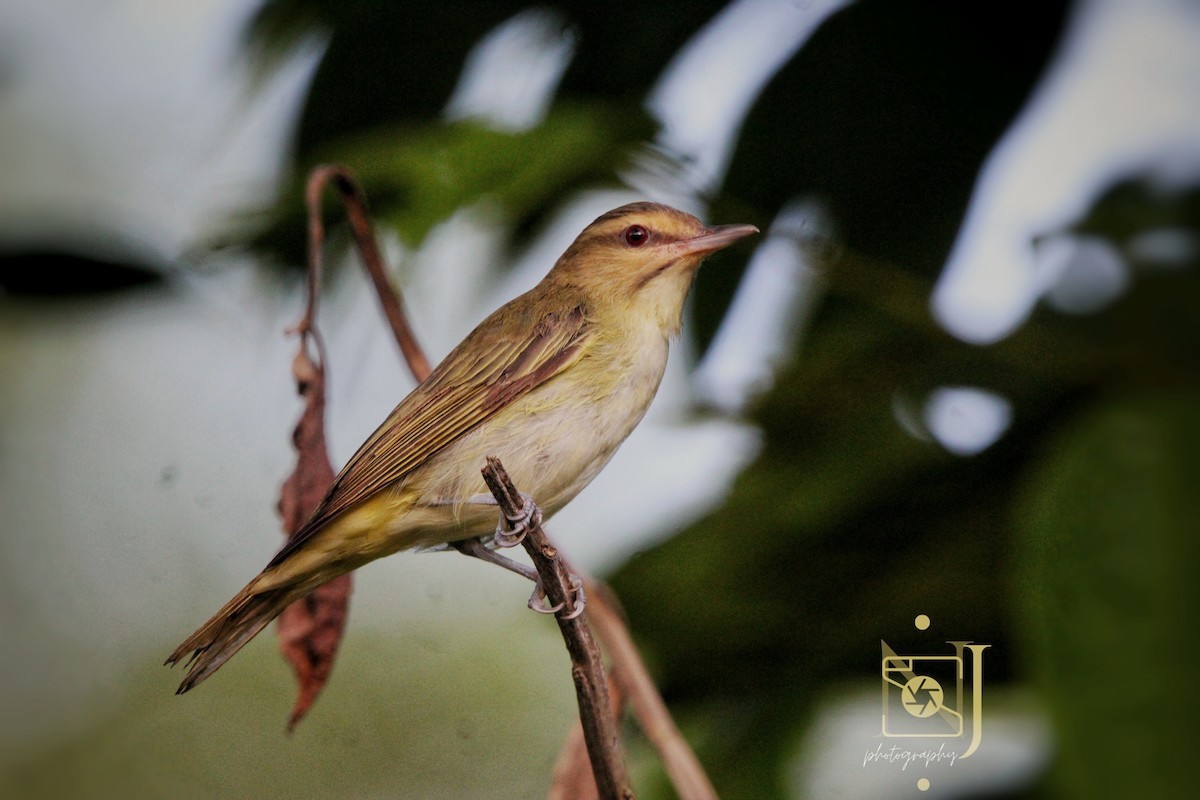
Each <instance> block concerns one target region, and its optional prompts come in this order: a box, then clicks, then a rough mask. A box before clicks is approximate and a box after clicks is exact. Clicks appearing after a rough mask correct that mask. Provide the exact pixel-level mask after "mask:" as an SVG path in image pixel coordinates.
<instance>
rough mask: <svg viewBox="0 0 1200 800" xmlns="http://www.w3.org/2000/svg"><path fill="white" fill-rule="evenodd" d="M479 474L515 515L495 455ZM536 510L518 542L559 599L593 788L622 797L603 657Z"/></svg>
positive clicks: (555, 601) (626, 791)
mask: <svg viewBox="0 0 1200 800" xmlns="http://www.w3.org/2000/svg"><path fill="white" fill-rule="evenodd" d="M483 479H484V481H485V482H486V483H487V485H488V488H489V489H490V490H491V491H492V494H493V495H495V497H496V502H497V503H498V504H499V505H500V509H501V510H502V511H503V512H504V514H505V515H506V516H509V517H515V516H517V515H518V514H519V513H520V511H521V508H522V506H523V505H524V501H523V500H522V498H521V494H520V492H518V491H517V489H516V487H515V486H513V484H512V481H511V480H510V479H509V477H508V473H507V472H505V471H504V465H503V464H501V463H500V459H498V458H495V457H493V456H489V457H488V459H487V466H486V467H484V468H483ZM539 516H540V515H534V517H533V520H532V521H531V522H530V524H529V525H528V532H527V534H526V536H525V538H524V540H523V541H522V544H523V545H524V547H525V551H526V552H527V553H529V558H530V560H532V561H533V566H534V568H535V569H537V571H538V575H539V577H540V578H541V587H542V590H543V591H544V592H545V595H546V602H547V603H549V604H550V605H551V606H559V605H561V608H562V610H561V611H560V612H559V613H557V614H555V619H557V620H558V628H559V631H561V633H562V636H563V641H564V642H565V643H566V646H567V653H568V655H570V657H571V677H572V679H574V681H575V695H576V698H577V699H578V701H579V721H580V724H581V725H582V727H583V737H584V741H585V742H586V744H587V753H588V758H589V759H590V760H591V763H592V775H593V776H594V778H595V780H596V791H597V794H598V796H599V797H600V798H601V800H627V799H628V798H632V797H633V789H632V787H631V786H630V784H629V778H628V776H627V775H626V773H625V762H624V759H623V758H622V756H621V741H620V737H619V736H618V735H617V723H616V720H615V718H614V717H613V714H612V709H611V707H610V702H611V701H610V698H609V694H608V680H607V678H606V677H605V675H604V662H603V661H602V660H601V658H600V650H599V649H598V648H597V647H596V643H595V641H594V640H593V639H592V634H591V630H590V629H589V628H588V625H587V623H586V622H585V621H584V619H583V617H582V616H574V617H572V614H571V612H572V611H574V610H575V602H576V598H575V591H574V590H573V589H572V586H571V574H570V572H569V571H568V570H567V567H566V565H565V564H564V563H563V560H562V558H561V557H560V556H559V553H558V549H557V548H556V547H555V546H554V545H553V544H551V543H550V540H549V539H548V538H546V534H545V531H543V530H542V527H541V524H540V523H538V522H537V519H538V517H539Z"/></svg>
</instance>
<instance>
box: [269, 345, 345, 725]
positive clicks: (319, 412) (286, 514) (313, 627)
mask: <svg viewBox="0 0 1200 800" xmlns="http://www.w3.org/2000/svg"><path fill="white" fill-rule="evenodd" d="M310 336H312V337H313V338H314V339H315V333H313V332H311V331H307V330H306V331H304V333H303V334H302V337H301V344H300V351H299V352H298V353H297V354H296V358H295V359H294V360H293V361H292V375H293V376H294V377H295V379H296V391H297V392H299V394H300V396H301V397H303V398H304V401H305V403H304V411H303V413H302V414H301V415H300V419H299V421H298V422H297V423H296V428H295V430H294V431H293V433H292V443H293V445H294V446H295V448H296V469H295V471H293V472H292V474H291V475H290V476H289V477H288V479H287V480H286V481H284V484H283V488H282V489H281V490H280V494H279V514H280V516H281V517H282V518H283V528H284V531H285V532H286V533H287V534H288V535H289V536H291V535H292V534H294V533H295V532H296V531H297V530H299V529H300V527H301V526H302V525H303V524H304V523H305V521H307V520H308V518H309V516H310V515H311V514H312V512H313V511H314V510H315V509H316V507H317V505H318V504H319V503H320V502H321V500H322V499H323V498H324V497H325V493H326V492H327V491H328V490H329V487H330V486H331V485H332V484H333V479H334V472H333V466H332V464H330V462H329V452H328V450H327V448H326V445H325V371H324V369H323V366H322V364H323V362H322V364H318V363H316V362H314V361H313V359H312V358H311V356H310V355H309V352H308V348H307V343H308V340H309V337H310ZM350 586H351V578H350V576H349V575H343V576H341V577H339V578H336V579H334V580H332V581H329V582H328V583H326V584H324V585H323V586H320V587H318V588H316V589H315V590H313V591H312V592H311V593H309V594H308V595H307V596H305V597H303V598H301V599H300V600H297V601H296V602H295V603H292V605H290V606H288V607H287V608H286V609H284V611H283V613H282V614H281V615H280V616H279V628H278V630H279V647H280V650H281V651H282V652H283V656H284V658H286V659H287V660H288V662H289V663H290V664H291V665H292V669H293V670H294V671H295V673H296V680H297V682H298V684H299V692H298V694H297V696H296V704H295V706H294V707H293V708H292V716H291V719H290V720H289V721H288V730H289V731H290V730H292V729H293V728H294V727H295V726H296V723H298V722H299V721H300V720H301V719H302V718H303V717H304V715H305V714H306V713H308V709H309V708H310V707H311V706H312V704H313V701H314V700H316V698H317V695H318V694H320V692H321V689H322V688H324V686H325V683H326V681H328V680H329V675H330V673H331V672H332V670H333V661H334V658H335V657H336V655H337V650H338V645H339V644H340V643H341V640H342V632H343V631H344V630H345V627H346V615H347V612H348V611H349V607H350Z"/></svg>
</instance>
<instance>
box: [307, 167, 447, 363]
mask: <svg viewBox="0 0 1200 800" xmlns="http://www.w3.org/2000/svg"><path fill="white" fill-rule="evenodd" d="M329 183H332V184H333V188H335V189H337V192H338V196H339V197H341V199H342V205H343V206H345V208H346V220H347V222H349V223H350V231H351V233H353V234H354V243H355V245H357V247H358V253H359V256H360V257H361V258H362V262H363V266H364V267H366V270H367V273H368V274H369V275H370V276H371V283H372V284H374V286H375V294H376V296H377V297H378V298H379V305H380V307H382V308H383V313H384V316H386V317H387V320H388V324H390V325H391V328H392V335H393V336H394V337H395V338H396V344H398V345H399V346H400V352H401V353H402V354H403V355H404V360H405V361H406V362H407V363H408V368H409V370H410V371H411V372H412V374H413V377H415V378H416V379H417V380H418V381H423V380H425V379H426V378H427V377H429V373H430V372H431V369H430V367H429V359H427V358H426V357H425V353H424V352H423V351H422V350H421V346H420V345H419V344H418V343H417V337H416V336H415V335H414V334H413V331H412V327H411V326H410V325H409V324H408V316H407V315H406V314H405V313H404V304H403V300H402V296H401V294H400V290H399V289H397V288H396V287H395V286H394V285H393V284H392V281H391V279H390V278H388V272H387V267H386V266H385V265H384V263H383V256H382V255H381V254H380V252H379V246H378V245H377V244H376V242H375V229H374V227H373V226H372V225H371V217H370V215H369V214H368V213H367V198H366V195H365V194H364V193H363V191H362V188H361V187H360V186H359V185H358V181H357V180H355V178H354V174H353V173H351V172H350V170H348V169H346V168H345V167H343V166H341V165H340V164H324V165H322V166H319V167H317V168H315V169H314V170H313V171H312V172H310V173H309V176H308V186H307V188H306V192H305V196H306V198H307V201H308V235H309V271H308V280H309V294H308V297H309V300H308V302H309V313H308V314H307V315H306V319H307V318H312V317H313V312H314V310H315V309H314V308H313V306H314V305H315V304H316V293H315V292H314V291H313V281H319V280H320V262H319V259H320V252H321V250H320V247H321V243H322V242H323V241H324V238H325V229H324V226H323V224H322V222H321V204H320V197H321V192H322V190H323V189H324V188H325V186H326V185H327V184H329ZM314 258H315V259H317V264H316V265H315V266H314V264H313V259H314Z"/></svg>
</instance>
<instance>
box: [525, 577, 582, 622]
mask: <svg viewBox="0 0 1200 800" xmlns="http://www.w3.org/2000/svg"><path fill="white" fill-rule="evenodd" d="M571 595H572V596H573V597H574V598H575V604H574V605H575V608H573V609H571V613H569V614H567V615H565V616H563V617H562V618H563V619H575V618H576V617H578V616H579V615H580V614H582V613H583V609H584V606H586V605H587V597H586V596H585V595H584V593H583V581H582V580H580V578H579V576H578V575H575V574H572V575H571ZM566 605H567V604H566V603H565V602H562V603H558V604H557V605H553V606H548V605H546V590H545V589H543V588H542V582H541V581H540V580H539V581H538V582H537V585H536V586H534V587H533V594H531V595H530V596H529V608H530V610H532V611H536V612H537V613H539V614H557V613H558V612H559V611H562V610H563V609H564V608H565V607H566Z"/></svg>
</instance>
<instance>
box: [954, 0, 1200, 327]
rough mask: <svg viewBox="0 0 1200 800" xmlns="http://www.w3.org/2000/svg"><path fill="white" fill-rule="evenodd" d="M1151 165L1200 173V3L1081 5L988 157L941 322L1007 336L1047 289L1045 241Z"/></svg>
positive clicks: (1171, 174)
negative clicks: (1042, 269) (1037, 242)
mask: <svg viewBox="0 0 1200 800" xmlns="http://www.w3.org/2000/svg"><path fill="white" fill-rule="evenodd" d="M1142 172H1147V173H1150V174H1151V175H1152V176H1154V177H1156V178H1157V179H1158V180H1159V181H1160V182H1162V183H1165V184H1174V185H1179V184H1184V183H1186V182H1188V181H1193V180H1195V179H1196V178H1197V177H1198V176H1200V7H1197V6H1196V5H1194V4H1187V3H1183V2H1177V1H1173V0H1148V1H1147V2H1140V3H1128V2H1120V0H1093V1H1092V2H1084V3H1080V4H1079V5H1078V6H1076V8H1075V11H1074V15H1073V17H1072V19H1071V20H1069V22H1068V29H1067V31H1066V33H1065V38H1064V42H1063V45H1062V47H1061V49H1060V51H1059V54H1058V56H1057V57H1056V59H1055V61H1054V63H1053V64H1052V65H1051V66H1050V68H1049V70H1048V73H1047V75H1046V77H1045V78H1044V80H1043V82H1042V83H1041V85H1040V86H1039V87H1038V88H1037V89H1036V91H1035V93H1034V96H1033V97H1032V99H1031V101H1030V102H1029V104H1028V105H1027V106H1026V108H1025V110H1024V111H1023V112H1022V113H1021V115H1020V117H1019V118H1018V120H1017V122H1016V123H1015V124H1014V126H1013V128H1012V129H1011V130H1010V131H1009V133H1008V134H1007V135H1006V136H1005V138H1004V139H1003V140H1002V141H1001V143H1000V144H999V146H998V147H997V148H996V149H995V150H994V151H993V153H992V155H991V156H990V157H989V158H988V160H987V163H986V165H985V167H984V170H983V173H982V177H981V178H980V180H979V183H978V185H977V187H976V191H975V196H974V197H973V199H972V202H971V206H970V209H969V211H968V214H967V217H966V220H965V221H964V223H963V228H962V231H961V233H960V235H959V238H958V240H957V242H956V243H955V246H954V249H953V251H952V252H951V255H950V258H949V260H948V262H947V265H946V270H945V272H944V274H943V275H942V278H941V280H940V281H939V283H938V286H937V288H936V291H935V293H934V298H933V310H934V313H935V315H936V316H937V318H938V319H939V320H940V321H941V323H942V324H943V325H944V326H945V327H946V328H947V329H948V330H949V331H951V332H952V333H953V334H955V335H956V336H959V337H960V338H962V339H965V340H967V341H971V342H977V343H987V342H993V341H996V340H998V339H1000V338H1003V337H1004V336H1007V335H1008V334H1009V333H1011V332H1012V331H1013V330H1014V329H1015V328H1016V327H1017V326H1018V325H1020V324H1021V323H1022V322H1023V321H1024V320H1025V319H1026V318H1027V316H1028V315H1029V313H1030V311H1031V310H1032V308H1033V305H1034V304H1035V303H1036V302H1037V299H1038V297H1039V296H1040V293H1041V291H1042V290H1043V289H1044V288H1045V280H1044V278H1043V277H1042V276H1039V274H1038V269H1037V265H1036V262H1035V258H1034V253H1033V246H1032V240H1033V239H1034V237H1037V236H1043V235H1046V234H1049V233H1053V232H1054V231H1056V230H1058V229H1061V228H1063V227H1065V226H1067V225H1069V224H1070V223H1072V222H1074V221H1075V220H1076V219H1078V218H1079V217H1080V216H1082V215H1083V214H1084V213H1085V212H1086V210H1087V209H1088V208H1089V206H1090V205H1091V203H1092V202H1094V201H1095V199H1096V197H1097V195H1098V194H1099V193H1100V192H1101V191H1103V190H1104V189H1105V188H1106V187H1107V186H1108V185H1110V184H1111V183H1112V182H1114V181H1116V180H1119V179H1121V178H1123V177H1126V176H1129V175H1135V174H1138V173H1142Z"/></svg>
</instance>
